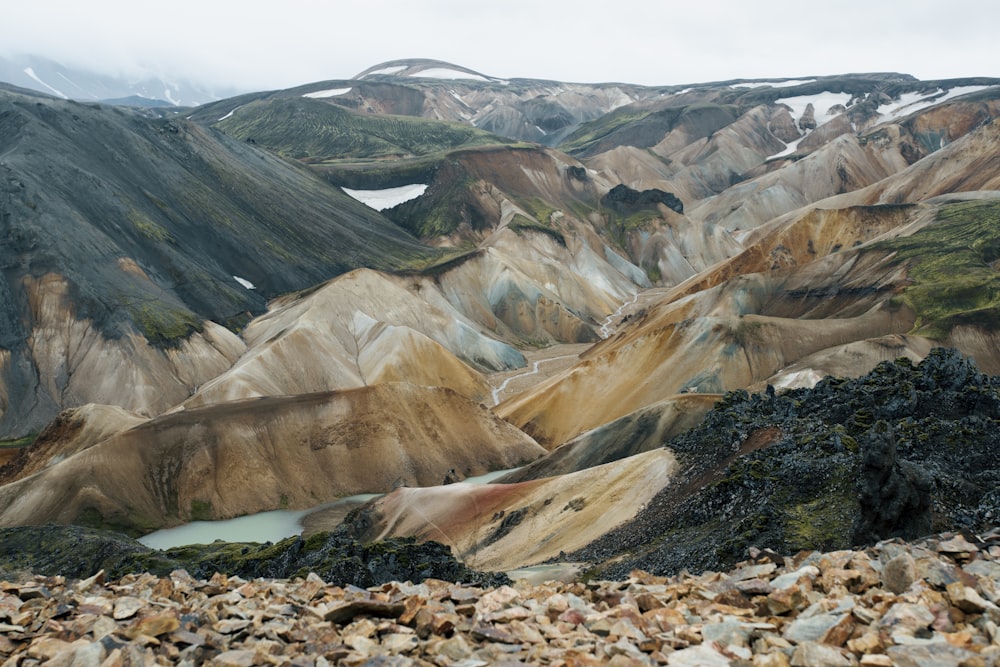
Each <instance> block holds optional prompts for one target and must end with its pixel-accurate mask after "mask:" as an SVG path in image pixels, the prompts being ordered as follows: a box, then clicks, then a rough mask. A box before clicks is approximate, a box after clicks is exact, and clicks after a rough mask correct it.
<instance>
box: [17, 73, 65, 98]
mask: <svg viewBox="0 0 1000 667" xmlns="http://www.w3.org/2000/svg"><path fill="white" fill-rule="evenodd" d="M24 73H25V74H27V75H28V76H30V77H31V78H32V79H34V80H35V81H37V82H38V83H40V84H41V85H43V86H45V87H46V88H48V89H49V90H51V91H52V92H53V93H55V94H56V95H58V96H59V97H61V98H63V99H64V100H68V99H69V95H67V94H66V93H64V92H62V91H61V90H59V89H58V88H53V87H52V86H50V85H49V84H47V83H45V82H44V81H42V80H41V79H40V78H38V75H37V74H35V70H33V69H32V68H30V67H25V68H24Z"/></svg>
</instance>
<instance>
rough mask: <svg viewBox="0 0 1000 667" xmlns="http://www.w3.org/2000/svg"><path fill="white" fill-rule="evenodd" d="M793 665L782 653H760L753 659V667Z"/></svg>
mask: <svg viewBox="0 0 1000 667" xmlns="http://www.w3.org/2000/svg"><path fill="white" fill-rule="evenodd" d="M791 664H792V663H791V662H789V661H788V656H787V655H785V654H784V653H782V652H781V651H772V652H771V653H758V654H756V655H754V657H753V667H791Z"/></svg>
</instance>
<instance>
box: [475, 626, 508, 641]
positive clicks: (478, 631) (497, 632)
mask: <svg viewBox="0 0 1000 667" xmlns="http://www.w3.org/2000/svg"><path fill="white" fill-rule="evenodd" d="M470 634H471V635H472V637H473V638H475V639H480V640H483V641H488V642H499V643H501V644H516V643H518V642H517V638H516V637H514V635H512V634H511V633H509V632H507V631H506V630H503V629H501V628H498V627H496V626H493V625H485V624H480V625H477V626H475V627H473V628H472V630H471V631H470Z"/></svg>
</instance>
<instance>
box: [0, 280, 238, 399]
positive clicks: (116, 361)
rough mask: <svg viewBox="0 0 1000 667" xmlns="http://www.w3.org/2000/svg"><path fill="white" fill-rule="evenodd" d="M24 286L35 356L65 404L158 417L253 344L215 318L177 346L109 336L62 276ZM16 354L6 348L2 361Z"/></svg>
mask: <svg viewBox="0 0 1000 667" xmlns="http://www.w3.org/2000/svg"><path fill="white" fill-rule="evenodd" d="M24 288H25V292H26V294H27V297H28V299H29V304H30V309H31V310H30V312H31V316H32V320H33V321H32V325H33V326H32V329H31V336H30V338H29V340H28V348H29V351H30V355H31V359H32V361H33V362H34V364H35V365H36V366H37V368H38V373H39V378H40V380H41V381H42V382H44V383H46V384H47V385H48V391H49V393H50V394H51V395H52V396H57V397H59V399H60V401H61V405H62V406H75V405H81V404H84V403H88V402H97V403H105V404H110V405H118V406H120V407H122V408H124V409H126V410H129V411H132V412H137V413H139V414H141V415H144V416H147V417H149V416H153V415H156V414H159V413H161V412H162V411H164V410H166V409H167V408H169V407H170V406H172V405H174V404H176V403H179V402H180V401H182V400H184V399H185V398H187V397H188V396H189V395H190V394H191V392H192V391H193V390H194V388H195V387H197V386H198V385H199V384H201V383H203V382H207V381H208V380H209V379H211V378H212V377H214V376H216V375H218V374H219V373H221V372H223V371H225V370H226V369H228V368H229V367H230V366H231V365H232V363H233V362H234V361H235V360H236V359H237V358H239V356H240V354H242V352H243V350H244V349H245V346H244V344H243V341H241V340H240V339H239V338H238V337H237V336H236V335H235V334H233V333H232V332H230V331H229V330H227V329H225V328H224V327H221V326H219V325H218V324H215V323H213V322H205V323H204V325H203V330H202V331H201V332H199V333H195V334H193V335H191V336H190V337H188V338H186V339H185V340H184V341H183V342H182V343H181V344H180V345H179V346H178V347H174V348H159V347H154V346H152V345H150V344H149V343H148V342H147V341H146V339H145V338H143V337H142V336H140V335H138V334H135V333H129V334H125V335H123V336H121V337H120V338H118V339H109V338H107V337H105V336H104V335H103V334H102V333H101V332H100V331H99V329H98V328H97V327H95V326H93V324H92V323H91V322H90V321H89V320H86V319H79V318H78V317H77V315H76V312H75V309H74V308H73V306H72V299H71V298H70V295H69V292H68V290H69V285H68V283H67V282H66V281H65V280H64V279H62V278H61V277H60V276H57V275H54V274H48V275H46V276H43V277H41V278H38V279H31V278H26V279H25V281H24ZM8 360H9V357H7V356H4V355H3V353H2V352H0V365H2V364H4V363H7V361H8ZM4 402H5V401H4Z"/></svg>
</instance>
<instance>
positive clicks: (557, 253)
mask: <svg viewBox="0 0 1000 667" xmlns="http://www.w3.org/2000/svg"><path fill="white" fill-rule="evenodd" d="M488 243H489V245H487V246H486V247H484V249H483V250H482V251H479V252H476V253H472V254H470V255H469V256H467V257H465V258H463V259H462V260H461V261H458V262H455V263H454V265H453V266H451V267H450V268H447V269H446V270H443V271H441V272H440V273H437V274H436V275H410V276H392V275H389V274H384V273H379V272H376V271H369V270H358V271H354V272H352V273H349V274H346V275H344V276H340V277H338V278H336V279H334V280H332V281H330V282H328V283H326V284H325V285H323V286H321V287H319V288H318V289H316V290H313V291H311V292H308V293H304V294H297V295H291V296H289V297H285V298H282V299H278V300H276V301H275V302H274V303H272V304H271V310H270V312H269V313H268V314H266V315H264V316H262V317H260V318H257V319H256V320H254V321H253V322H251V323H250V324H249V325H248V326H247V327H246V329H245V330H244V332H243V338H244V340H245V341H246V343H247V345H248V350H247V352H246V353H245V354H244V355H243V356H242V357H241V358H240V359H239V360H238V361H237V362H236V363H235V364H234V365H233V366H232V368H231V369H229V370H227V371H226V372H224V373H222V374H220V375H219V376H218V377H216V378H214V379H213V380H211V381H209V382H206V383H205V384H204V385H203V386H202V387H201V388H200V389H199V390H198V392H197V393H196V394H195V395H194V396H193V397H191V398H190V399H189V400H188V401H186V403H185V405H187V406H189V407H193V406H198V405H206V404H209V403H218V402H222V401H227V400H234V399H240V398H248V397H251V396H268V395H285V394H298V393H306V392H314V391H327V390H331V389H342V388H347V387H356V386H363V385H371V384H376V383H378V382H383V381H392V380H405V381H407V382H412V383H415V384H423V385H427V386H447V387H451V388H452V389H455V390H456V391H458V392H459V393H461V394H463V395H465V396H468V397H470V398H473V399H474V400H477V401H484V400H486V397H487V396H488V395H489V390H488V385H487V383H486V381H485V379H484V378H483V376H482V375H481V372H482V371H487V370H494V371H496V370H506V369H511V368H517V367H521V366H523V365H524V363H525V362H524V358H523V356H522V355H521V353H520V352H518V351H517V350H516V349H515V348H513V347H511V346H510V345H509V344H506V343H504V342H501V340H507V341H510V342H512V343H520V344H524V343H529V344H532V345H550V344H552V343H555V342H590V341H596V340H598V335H597V334H596V333H595V329H596V325H597V324H598V323H599V322H600V321H601V320H603V319H604V318H605V317H606V316H607V315H608V314H609V313H611V312H613V311H614V309H615V308H616V307H617V305H618V304H619V303H621V302H623V301H625V300H627V299H628V298H629V297H631V296H632V295H634V294H635V293H636V291H637V290H638V286H637V285H636V283H635V282H633V279H634V280H641V279H643V278H644V276H643V274H642V273H641V272H640V271H639V270H638V269H637V268H636V267H634V266H632V265H630V264H629V263H628V262H627V261H626V260H624V259H623V258H621V257H613V258H612V259H614V260H615V262H614V263H612V262H610V261H609V255H608V253H610V252H612V251H610V250H609V249H607V248H606V247H605V246H604V244H603V243H602V242H601V240H600V239H599V238H597V237H596V235H595V234H593V232H591V234H590V236H589V237H582V236H581V237H571V238H569V239H566V241H565V243H558V242H557V241H556V240H555V239H553V237H552V236H551V235H549V234H545V233H536V232H531V231H527V232H522V233H520V234H518V233H516V232H514V231H513V230H510V229H501V230H499V231H497V232H495V233H494V234H493V235H492V236H491V237H490V239H489V242H488ZM590 243H594V244H597V246H598V247H599V248H601V252H602V254H603V256H602V255H599V254H597V253H596V252H594V251H593V250H592V249H591V246H590V245H589V244H590ZM567 267H569V268H570V270H569V271H567V270H566V269H567ZM623 270H624V271H625V272H624V273H623ZM494 336H495V337H496V338H494ZM497 338H499V339H501V340H497ZM460 359H461V360H462V361H460ZM477 369H478V370H477Z"/></svg>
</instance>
